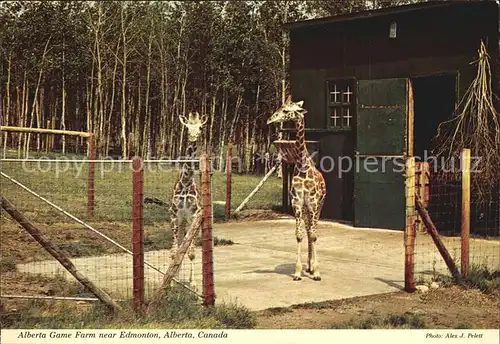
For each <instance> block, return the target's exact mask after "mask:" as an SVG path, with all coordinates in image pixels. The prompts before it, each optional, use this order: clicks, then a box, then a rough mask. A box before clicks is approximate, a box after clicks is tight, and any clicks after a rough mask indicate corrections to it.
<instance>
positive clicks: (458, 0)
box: [284, 0, 498, 30]
mask: <svg viewBox="0 0 500 344" xmlns="http://www.w3.org/2000/svg"><path fill="white" fill-rule="evenodd" d="M479 3H482V4H485V3H488V5H487V6H491V4H495V5H497V6H498V3H497V1H496V0H489V1H484V0H453V1H427V2H421V3H415V4H410V5H403V6H395V7H387V8H381V9H377V10H366V11H360V12H353V13H346V14H339V15H335V16H331V17H324V18H319V19H310V20H303V21H296V22H289V23H285V24H284V28H285V29H289V30H294V29H301V28H306V27H311V26H319V25H324V24H332V23H341V22H347V21H351V20H357V19H366V18H373V17H379V16H386V15H392V14H400V13H408V12H414V11H427V10H431V9H436V8H446V7H454V6H457V5H463V6H475V5H477V4H479Z"/></svg>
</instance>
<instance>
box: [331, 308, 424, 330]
mask: <svg viewBox="0 0 500 344" xmlns="http://www.w3.org/2000/svg"><path fill="white" fill-rule="evenodd" d="M330 328H331V329H424V328H427V324H426V323H425V321H424V319H423V318H422V317H420V316H418V315H415V314H411V313H408V312H407V313H404V314H386V315H384V316H377V315H375V316H371V317H369V318H365V319H361V320H357V319H351V320H349V321H345V322H341V323H337V324H333V325H332V326H331V327H330Z"/></svg>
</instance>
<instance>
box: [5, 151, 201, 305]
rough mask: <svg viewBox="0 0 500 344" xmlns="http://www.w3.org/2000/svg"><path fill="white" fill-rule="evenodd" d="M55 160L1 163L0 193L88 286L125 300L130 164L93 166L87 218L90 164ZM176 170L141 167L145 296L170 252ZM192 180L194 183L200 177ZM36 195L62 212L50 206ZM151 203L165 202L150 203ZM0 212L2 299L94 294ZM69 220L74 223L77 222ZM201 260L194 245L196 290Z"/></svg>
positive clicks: (158, 278) (155, 165)
mask: <svg viewBox="0 0 500 344" xmlns="http://www.w3.org/2000/svg"><path fill="white" fill-rule="evenodd" d="M56 160H57V161H55V160H46V161H40V160H37V161H14V160H7V161H6V160H3V161H2V164H1V171H2V173H3V175H4V176H2V177H0V178H1V181H0V182H1V185H2V195H3V196H4V197H6V198H7V199H8V200H9V201H10V202H11V203H12V204H13V205H14V206H15V207H16V208H17V209H18V210H19V211H20V212H21V213H22V214H24V215H25V216H26V217H27V218H28V219H29V220H30V221H31V222H32V223H33V224H34V225H35V227H37V228H38V229H39V230H40V231H41V232H42V233H43V235H45V236H46V237H47V238H48V239H49V240H50V241H51V242H53V243H54V244H55V245H56V246H57V247H58V248H59V249H61V251H62V252H63V253H64V254H65V255H66V256H67V257H68V258H70V259H71V261H72V262H73V263H74V265H75V266H76V268H77V269H78V270H79V271H80V272H81V273H82V274H83V275H85V276H86V277H87V278H89V279H90V280H91V281H92V282H93V283H94V284H96V285H97V286H98V287H100V288H102V289H103V290H104V291H105V292H106V293H108V294H109V295H110V296H111V297H113V298H115V299H122V300H127V299H131V298H132V294H133V284H132V279H133V268H132V263H133V262H132V255H131V254H130V253H131V251H132V238H133V235H132V221H133V216H132V201H133V199H132V197H133V194H132V168H131V164H130V162H119V161H117V162H101V163H100V162H95V163H94V172H95V174H94V183H93V190H91V191H93V194H94V203H93V207H92V209H93V213H92V214H89V206H88V205H89V203H88V195H89V183H88V178H89V173H88V171H89V162H88V161H85V160H84V157H77V158H73V159H70V160H69V161H66V160H63V159H61V158H60V157H58V158H57V159H56ZM179 168H180V163H175V164H172V163H168V162H164V163H158V162H156V163H149V164H145V165H144V196H145V200H146V201H145V202H144V208H143V224H144V251H145V253H144V260H145V262H146V265H145V276H144V277H145V286H146V297H148V296H149V295H150V294H151V293H152V292H153V291H154V290H155V289H156V288H158V287H159V285H160V283H161V281H162V278H163V273H164V272H165V271H166V269H167V267H168V264H169V262H170V259H171V257H170V254H169V251H168V250H169V249H170V247H171V230H170V222H169V218H168V203H169V202H170V198H171V196H172V192H173V188H174V185H175V181H176V179H177V177H178V173H179ZM5 176H9V177H11V178H12V179H13V180H14V181H17V182H18V183H20V184H22V185H23V186H24V188H23V187H20V186H19V185H16V183H14V182H13V180H9V178H6V177H5ZM195 177H196V181H199V172H197V173H196V176H195ZM29 190H32V191H33V193H30V192H29ZM36 194H38V195H39V196H41V197H43V198H45V199H46V200H48V201H50V202H51V203H53V204H55V205H56V206H58V207H60V208H62V209H63V210H64V211H66V212H67V213H66V214H65V213H63V212H61V211H59V210H57V209H55V208H54V207H52V206H51V205H49V204H47V202H44V201H43V200H41V199H40V198H39V197H37V196H36ZM151 199H152V200H157V201H158V200H160V203H161V202H163V204H157V203H154V202H150V201H148V200H151ZM1 213H2V215H1V219H0V221H1V222H0V225H1V229H0V230H1V233H0V234H1V238H2V241H1V246H2V247H1V251H2V257H1V269H2V279H1V282H0V287H1V290H2V295H3V296H4V297H5V296H11V297H41V298H46V297H50V298H54V299H58V298H59V299H62V298H76V299H82V298H92V297H93V295H91V294H89V293H88V292H87V291H85V290H84V289H83V287H82V286H81V285H80V284H79V283H78V282H77V281H76V279H75V278H74V277H73V276H71V275H70V274H69V273H68V272H67V271H66V270H65V269H64V268H63V267H62V265H61V264H60V263H59V262H58V261H57V260H56V259H55V258H53V257H52V256H51V255H50V254H48V253H47V252H46V251H45V250H44V249H43V248H42V247H41V246H40V245H39V244H38V243H37V242H36V241H35V240H34V239H33V238H32V237H31V236H30V235H29V234H28V233H27V232H26V231H25V230H24V229H22V227H21V226H20V225H19V224H18V223H17V222H15V221H14V220H13V219H12V218H11V217H10V216H9V215H8V214H7V213H5V212H4V211H2V212H1ZM68 214H69V215H70V216H69V215H68ZM72 217H73V218H72ZM75 217H76V218H77V219H78V220H79V221H75V220H74V218H75ZM80 220H81V221H80ZM82 223H83V225H82ZM107 238H109V239H111V240H112V242H111V241H110V240H107ZM126 251H128V253H127V252H126ZM186 260H188V259H187V258H186V259H185V261H186ZM200 261H201V251H200V249H199V246H197V249H196V261H195V269H194V276H195V280H196V282H197V285H198V286H201V276H202V274H201V263H200ZM184 266H186V263H184ZM188 267H189V265H188ZM185 271H186V269H185V268H183V269H181V273H180V276H179V277H180V278H181V279H184V277H185V276H186V273H185Z"/></svg>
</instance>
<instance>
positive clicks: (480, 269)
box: [459, 265, 500, 293]
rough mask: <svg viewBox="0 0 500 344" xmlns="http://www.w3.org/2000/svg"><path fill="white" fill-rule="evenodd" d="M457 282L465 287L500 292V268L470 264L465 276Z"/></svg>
mask: <svg viewBox="0 0 500 344" xmlns="http://www.w3.org/2000/svg"><path fill="white" fill-rule="evenodd" d="M459 283H460V284H461V285H463V286H465V287H467V288H473V289H479V290H481V291H482V292H485V293H494V292H500V270H494V271H493V270H490V269H489V268H488V267H487V266H482V265H472V266H471V267H469V273H468V276H467V278H465V279H462V280H460V281H459Z"/></svg>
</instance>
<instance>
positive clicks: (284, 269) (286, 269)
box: [247, 264, 295, 276]
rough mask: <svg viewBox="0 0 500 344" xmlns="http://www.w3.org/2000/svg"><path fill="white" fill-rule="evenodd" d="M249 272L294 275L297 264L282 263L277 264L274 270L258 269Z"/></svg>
mask: <svg viewBox="0 0 500 344" xmlns="http://www.w3.org/2000/svg"><path fill="white" fill-rule="evenodd" d="M247 273H257V274H278V275H287V276H293V274H294V273H295V264H280V265H277V266H276V267H275V268H274V269H273V270H271V269H257V270H253V271H248V272H247Z"/></svg>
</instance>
